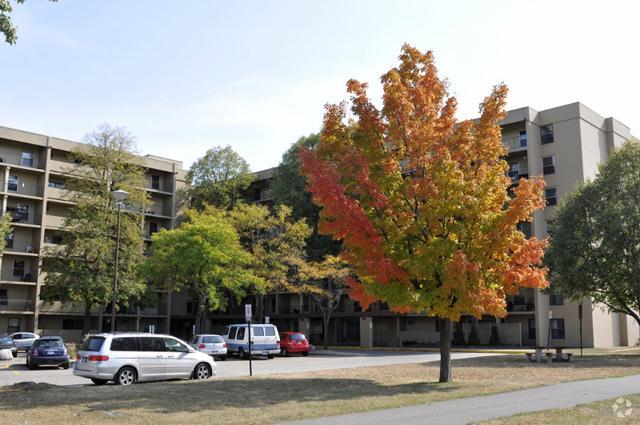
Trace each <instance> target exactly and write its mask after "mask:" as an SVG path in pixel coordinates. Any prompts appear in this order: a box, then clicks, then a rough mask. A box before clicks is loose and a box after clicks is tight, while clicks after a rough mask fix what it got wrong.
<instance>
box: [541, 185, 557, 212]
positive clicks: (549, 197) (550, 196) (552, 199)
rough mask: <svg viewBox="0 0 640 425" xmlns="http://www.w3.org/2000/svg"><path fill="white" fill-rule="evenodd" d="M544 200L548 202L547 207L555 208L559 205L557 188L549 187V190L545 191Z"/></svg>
mask: <svg viewBox="0 0 640 425" xmlns="http://www.w3.org/2000/svg"><path fill="white" fill-rule="evenodd" d="M544 199H545V200H546V201H547V206H548V207H550V206H553V205H556V204H557V203H558V198H557V195H556V188H555V187H549V188H547V189H545V190H544Z"/></svg>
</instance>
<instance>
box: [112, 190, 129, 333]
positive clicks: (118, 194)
mask: <svg viewBox="0 0 640 425" xmlns="http://www.w3.org/2000/svg"><path fill="white" fill-rule="evenodd" d="M128 195H129V194H128V193H127V192H125V191H124V190H115V191H113V197H114V198H115V199H116V205H117V206H118V215H117V218H116V253H115V264H114V270H113V290H112V292H113V293H112V299H111V332H114V331H115V330H116V300H117V298H118V272H119V268H120V210H121V209H122V203H123V202H124V200H125V199H126V197H127V196H128Z"/></svg>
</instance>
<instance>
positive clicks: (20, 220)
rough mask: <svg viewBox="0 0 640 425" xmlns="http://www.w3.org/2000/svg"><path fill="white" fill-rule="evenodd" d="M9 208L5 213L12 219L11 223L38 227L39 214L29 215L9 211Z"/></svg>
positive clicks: (25, 212)
mask: <svg viewBox="0 0 640 425" xmlns="http://www.w3.org/2000/svg"><path fill="white" fill-rule="evenodd" d="M11 208H12V207H8V208H7V212H8V213H9V214H11V215H12V217H13V219H12V220H11V222H12V223H14V224H31V225H40V214H31V213H30V212H28V211H16V210H11Z"/></svg>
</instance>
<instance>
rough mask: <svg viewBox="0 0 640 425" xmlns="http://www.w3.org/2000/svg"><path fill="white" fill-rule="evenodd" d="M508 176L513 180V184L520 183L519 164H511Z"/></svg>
mask: <svg viewBox="0 0 640 425" xmlns="http://www.w3.org/2000/svg"><path fill="white" fill-rule="evenodd" d="M507 176H509V177H510V178H511V181H512V182H515V181H518V178H519V177H520V164H519V163H517V162H514V163H511V164H509V171H507Z"/></svg>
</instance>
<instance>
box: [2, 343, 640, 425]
mask: <svg viewBox="0 0 640 425" xmlns="http://www.w3.org/2000/svg"><path fill="white" fill-rule="evenodd" d="M453 373H454V375H453V376H454V380H455V382H453V383H451V384H438V383H437V382H436V381H437V378H438V363H426V364H402V365H393V366H375V367H361V368H353V369H342V370H332V371H319V372H311V373H295V374H282V375H263V376H258V377H254V378H234V379H215V378H214V379H212V380H209V381H207V382H195V381H175V382H164V383H149V384H137V385H133V386H131V387H117V386H114V385H108V386H103V387H96V386H91V385H89V386H85V387H55V386H47V385H32V386H28V387H25V386H14V387H5V388H1V389H0V419H1V420H0V422H2V423H4V422H5V421H6V423H25V422H28V423H30V424H40V423H42V424H49V423H54V422H52V418H55V423H67V422H69V423H70V422H72V421H73V422H74V423H82V424H89V425H94V424H95V425H97V424H127V425H136V424H153V425H159V424H187V423H188V424H209V423H219V424H267V423H275V422H279V421H285V420H294V419H303V418H312V417H321V416H330V415H337V414H343V413H350V412H362V411H367V410H375V409H386V408H392V407H401V406H409V405H415V404H421V403H431V402H436V401H442V400H447V399H452V398H460V397H470V396H476V395H484V394H492V393H497V392H503V391H511V390H518V389H523V388H529V387H534V386H539V385H545V384H552V383H558V382H566V381H573V380H581V379H590V378H604V377H612V376H623V375H630V374H638V373H640V355H638V354H636V353H631V352H628V353H626V354H625V355H616V356H593V357H585V358H584V359H580V358H578V359H576V360H575V361H574V362H572V363H561V364H554V365H552V366H548V365H546V364H535V363H529V362H528V361H527V360H526V359H525V358H524V356H523V355H518V356H501V357H484V358H477V359H466V360H457V361H454V362H453ZM16 407H19V409H16Z"/></svg>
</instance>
